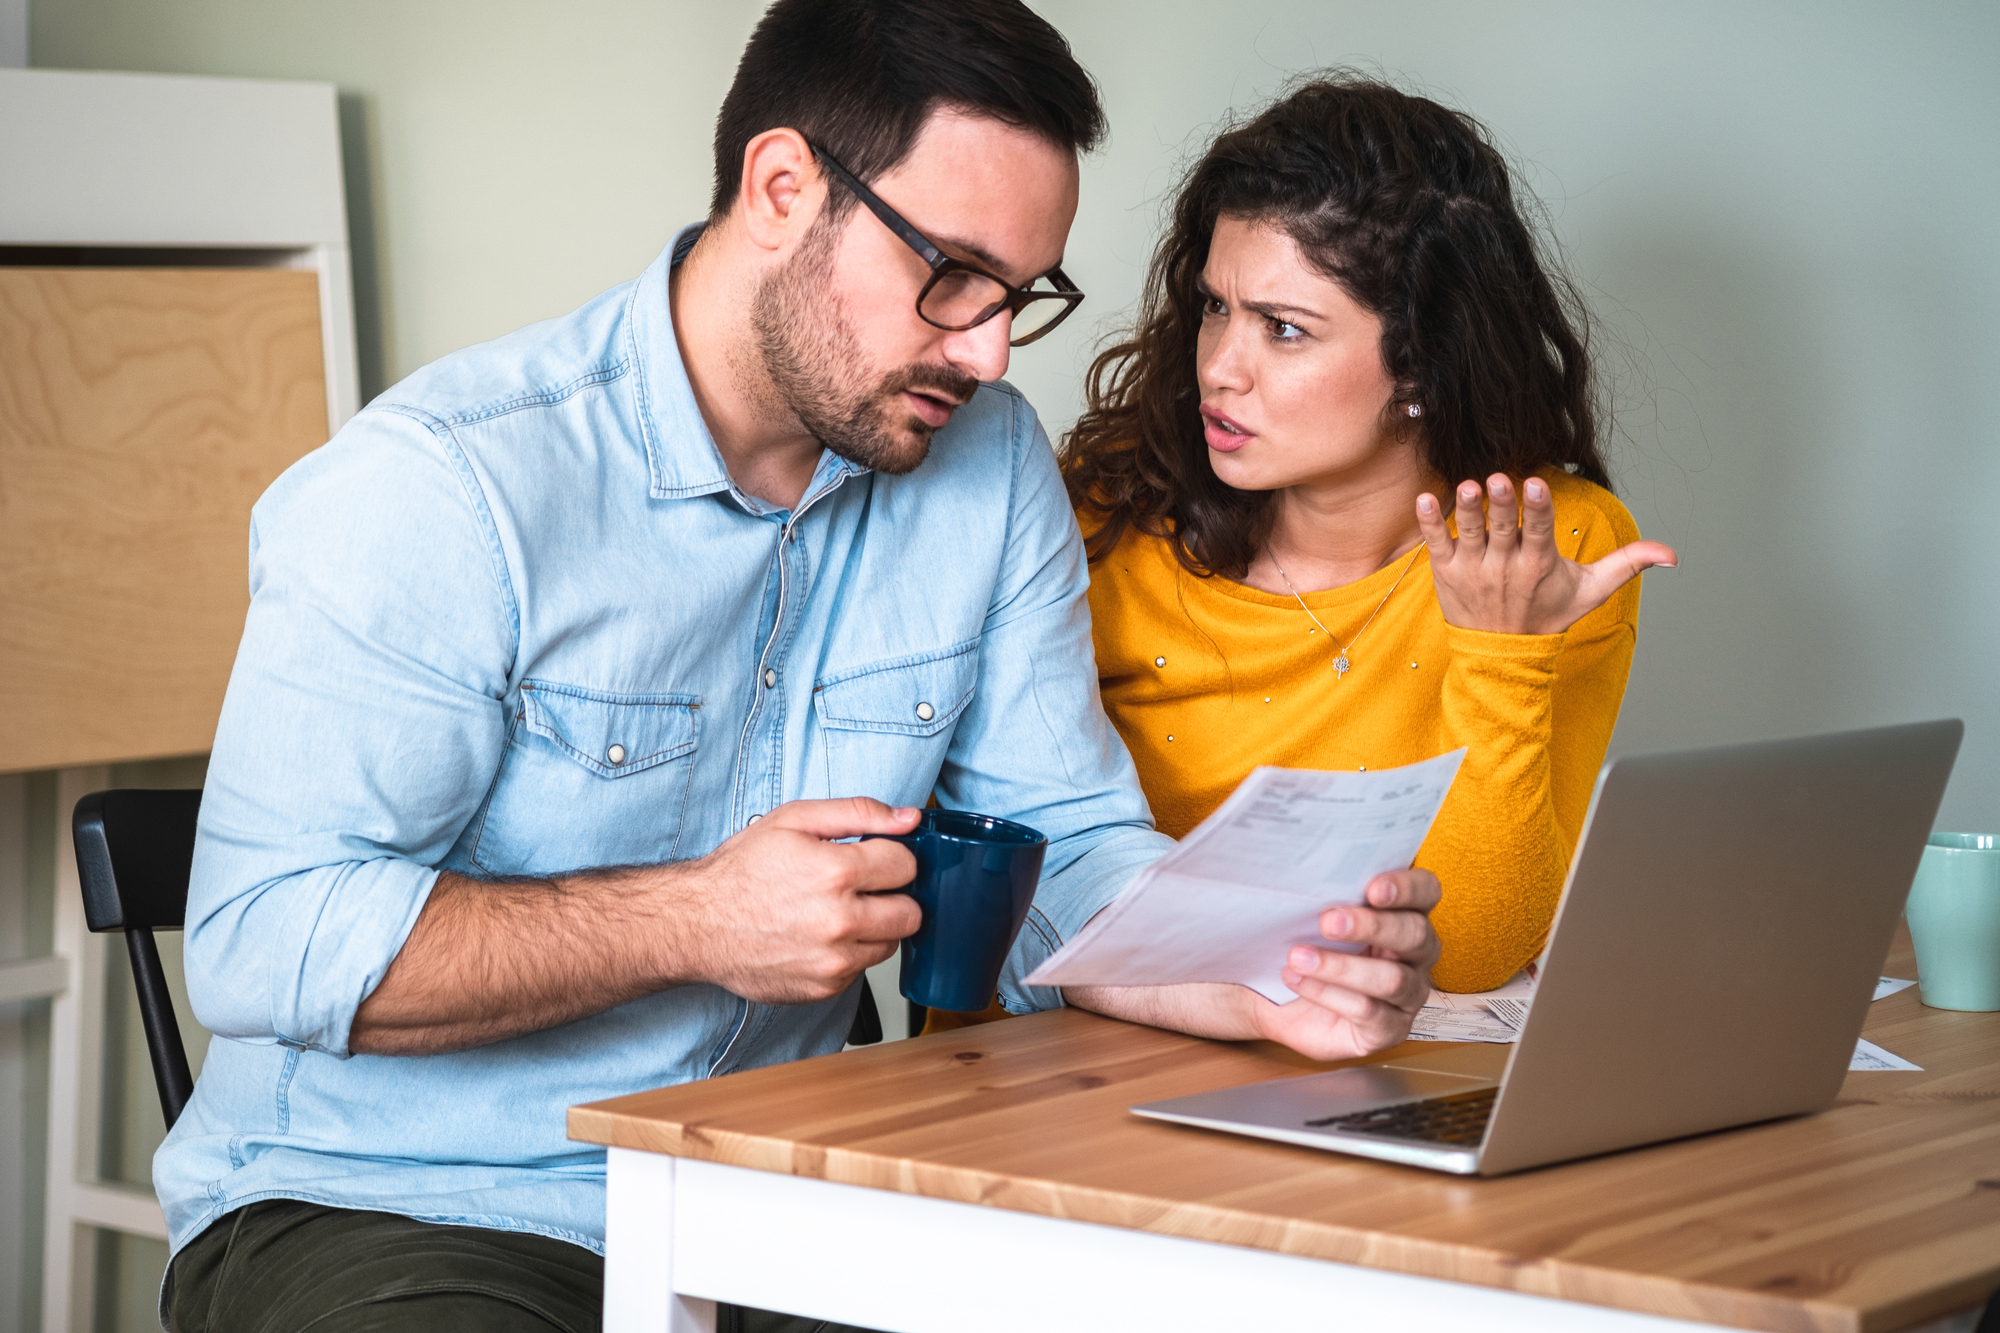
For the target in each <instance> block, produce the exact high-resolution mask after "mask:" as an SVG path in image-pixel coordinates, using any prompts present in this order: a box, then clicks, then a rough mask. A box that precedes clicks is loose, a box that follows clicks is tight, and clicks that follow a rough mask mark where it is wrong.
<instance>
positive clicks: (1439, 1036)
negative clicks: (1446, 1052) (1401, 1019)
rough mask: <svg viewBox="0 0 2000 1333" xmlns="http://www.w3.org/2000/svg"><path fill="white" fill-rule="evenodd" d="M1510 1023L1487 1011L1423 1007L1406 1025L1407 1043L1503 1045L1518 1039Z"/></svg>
mask: <svg viewBox="0 0 2000 1333" xmlns="http://www.w3.org/2000/svg"><path fill="white" fill-rule="evenodd" d="M1520 1037H1521V1034H1520V1032H1519V1031H1517V1030H1516V1029H1515V1028H1514V1027H1513V1026H1512V1025H1511V1024H1509V1023H1507V1022H1505V1021H1503V1020H1502V1019H1500V1018H1499V1017H1498V1016H1497V1015H1495V1014H1494V1013H1493V1012H1492V1011H1491V1010H1487V1009H1445V1008H1442V1007H1435V1008H1434V1007H1432V1006H1429V1005H1426V1006H1425V1007H1424V1008H1422V1009H1419V1010H1418V1011H1417V1016H1416V1019H1415V1020H1414V1021H1413V1022H1411V1024H1410V1040H1411V1041H1488V1042H1493V1043H1495V1044H1499V1045H1504V1044H1507V1043H1509V1042H1514V1041H1518V1040H1520Z"/></svg>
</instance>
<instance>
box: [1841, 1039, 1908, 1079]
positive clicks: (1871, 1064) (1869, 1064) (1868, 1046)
mask: <svg viewBox="0 0 2000 1333" xmlns="http://www.w3.org/2000/svg"><path fill="white" fill-rule="evenodd" d="M1847 1069H1848V1072H1849V1073H1853V1072H1854V1071H1855V1070H1857V1069H1915V1070H1919V1071H1921V1070H1922V1069H1923V1066H1922V1065H1913V1064H1911V1063H1910V1062H1909V1061H1908V1060H1905V1059H1904V1058H1903V1057H1902V1056H1900V1055H1891V1054H1890V1053H1889V1052H1887V1051H1885V1050H1883V1049H1882V1048H1881V1047H1880V1046H1877V1045H1876V1044H1875V1043H1874V1042H1872V1041H1857V1042H1855V1043H1854V1058H1853V1059H1852V1060H1849V1061H1848V1062H1847Z"/></svg>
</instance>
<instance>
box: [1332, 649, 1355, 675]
mask: <svg viewBox="0 0 2000 1333" xmlns="http://www.w3.org/2000/svg"><path fill="white" fill-rule="evenodd" d="M1351 670H1353V663H1351V662H1349V661H1348V660H1347V654H1346V653H1342V654H1341V655H1340V656H1338V657H1336V658H1334V659H1333V678H1334V679H1335V680H1338V679H1340V678H1341V677H1342V676H1344V675H1346V674H1347V673H1348V672H1349V671H1351Z"/></svg>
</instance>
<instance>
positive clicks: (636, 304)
mask: <svg viewBox="0 0 2000 1333" xmlns="http://www.w3.org/2000/svg"><path fill="white" fill-rule="evenodd" d="M707 225H708V224H707V223H705V222H697V223H694V224H692V225H690V226H687V227H683V228H681V230H680V231H679V232H678V233H676V234H675V236H674V239H673V242H672V243H671V244H670V245H668V246H667V248H666V249H665V250H663V251H661V252H660V257H659V258H658V259H655V260H654V261H653V262H652V264H650V265H649V266H648V267H647V269H646V271H645V272H644V273H643V274H641V275H640V277H639V285H638V288H637V290H636V291H635V292H634V293H633V302H632V305H633V308H632V320H631V324H630V326H629V327H630V328H631V347H630V349H629V353H630V356H631V358H632V364H633V366H634V368H635V370H636V375H637V379H636V382H637V385H638V397H639V428H640V430H641V431H642V432H643V433H644V435H645V443H646V467H647V471H648V473H649V475H650V478H651V491H650V493H651V495H652V497H653V498H654V499H656V500H684V499H691V498H693V497H695V496H700V495H714V494H715V493H717V492H718V491H727V492H728V493H729V494H730V495H731V497H732V498H734V499H735V501H736V502H737V503H738V504H739V505H741V506H743V507H744V508H745V509H747V510H749V511H750V512H751V513H753V514H765V513H775V512H777V511H776V510H775V509H774V508H773V507H772V506H771V505H768V504H766V503H764V502H763V501H761V500H759V499H757V498H756V497H755V496H752V495H747V494H745V493H743V492H742V491H739V490H738V489H737V488H736V485H735V483H734V482H732V481H731V480H730V477H729V468H728V466H727V465H726V464H724V463H723V461H722V453H721V451H720V450H718V449H717V448H716V447H715V437H714V436H712V435H710V434H709V431H708V423H707V422H706V421H703V420H702V416H701V408H700V407H699V406H697V405H696V403H695V397H694V386H693V384H692V383H690V382H689V380H688V374H687V365H686V363H685V362H683V361H682V360H681V349H680V341H679V340H678V339H677V338H676V337H675V336H674V324H673V303H672V301H671V299H670V298H669V294H668V286H667V284H668V279H669V278H670V277H671V276H672V274H673V269H674V266H675V265H676V264H679V263H680V262H681V261H682V260H683V259H685V258H687V255H688V251H690V250H692V249H693V248H694V243H695V242H696V241H697V240H699V239H700V237H701V233H702V230H703V228H705V227H706V226H707ZM868 470H869V469H867V468H865V467H862V466H860V465H859V464H857V463H852V462H849V461H848V460H847V459H844V458H842V457H840V456H839V455H837V454H834V453H832V452H830V451H828V450H824V449H822V450H821V451H820V457H819V465H818V466H817V467H816V468H815V469H814V471H813V479H812V481H811V482H810V483H809V484H808V485H807V487H806V495H807V496H812V495H816V494H818V493H820V492H821V491H823V490H827V489H830V488H831V487H833V486H836V485H838V484H839V483H840V482H842V481H844V480H846V478H848V477H850V476H859V475H860V474H862V473H864V472H867V471H868Z"/></svg>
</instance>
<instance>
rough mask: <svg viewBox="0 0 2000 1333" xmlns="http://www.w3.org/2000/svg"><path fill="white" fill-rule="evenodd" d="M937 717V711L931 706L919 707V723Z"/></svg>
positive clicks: (920, 705) (923, 705) (921, 705)
mask: <svg viewBox="0 0 2000 1333" xmlns="http://www.w3.org/2000/svg"><path fill="white" fill-rule="evenodd" d="M936 716H937V709H935V708H932V707H931V706H930V705H929V704H918V705H917V721H919V722H928V721H930V720H931V719H932V718H934V717H936Z"/></svg>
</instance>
